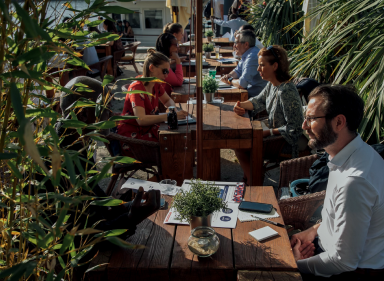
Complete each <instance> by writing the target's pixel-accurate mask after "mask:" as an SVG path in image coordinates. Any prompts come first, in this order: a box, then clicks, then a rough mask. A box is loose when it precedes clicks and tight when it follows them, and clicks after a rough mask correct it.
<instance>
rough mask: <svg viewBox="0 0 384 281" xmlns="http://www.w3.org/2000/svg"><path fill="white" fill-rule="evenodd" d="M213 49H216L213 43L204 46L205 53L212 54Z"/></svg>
mask: <svg viewBox="0 0 384 281" xmlns="http://www.w3.org/2000/svg"><path fill="white" fill-rule="evenodd" d="M213 49H214V47H213V44H212V43H209V44H204V45H203V51H204V52H212V51H213Z"/></svg>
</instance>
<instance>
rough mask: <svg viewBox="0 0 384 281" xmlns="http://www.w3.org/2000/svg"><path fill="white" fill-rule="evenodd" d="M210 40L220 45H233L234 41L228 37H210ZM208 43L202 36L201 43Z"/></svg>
mask: <svg viewBox="0 0 384 281" xmlns="http://www.w3.org/2000/svg"><path fill="white" fill-rule="evenodd" d="M212 42H214V43H215V44H217V45H221V46H233V44H234V42H233V41H229V39H228V38H212ZM206 43H210V42H209V41H208V39H207V38H203V44H206Z"/></svg>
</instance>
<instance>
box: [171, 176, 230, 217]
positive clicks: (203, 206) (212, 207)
mask: <svg viewBox="0 0 384 281" xmlns="http://www.w3.org/2000/svg"><path fill="white" fill-rule="evenodd" d="M219 194H220V188H219V187H218V186H215V184H214V183H210V182H207V183H203V182H202V181H201V180H199V179H198V180H194V181H191V189H190V191H188V192H186V191H181V192H180V193H178V194H176V195H175V197H174V198H173V203H172V207H174V208H175V209H176V211H177V212H179V214H180V216H179V218H180V219H181V220H184V221H190V219H191V216H200V217H201V216H208V215H209V214H212V213H213V212H215V211H218V210H220V209H223V208H227V203H226V202H225V201H223V200H222V199H221V198H220V197H219Z"/></svg>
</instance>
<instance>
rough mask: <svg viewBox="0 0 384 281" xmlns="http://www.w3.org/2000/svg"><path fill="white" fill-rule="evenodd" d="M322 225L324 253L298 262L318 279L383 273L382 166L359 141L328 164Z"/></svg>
mask: <svg viewBox="0 0 384 281" xmlns="http://www.w3.org/2000/svg"><path fill="white" fill-rule="evenodd" d="M328 167H329V178H328V185H327V192H326V196H325V200H324V207H323V211H322V213H321V215H322V219H323V221H322V223H321V225H320V227H319V229H318V230H317V233H318V235H319V242H320V246H321V248H323V250H324V252H323V253H321V254H319V255H316V256H314V257H311V258H308V259H304V260H300V261H298V262H297V265H298V267H299V270H300V271H301V272H303V273H311V274H315V275H319V276H325V277H328V276H331V275H337V274H340V273H342V272H346V271H353V270H355V269H356V268H357V267H359V268H372V269H382V268H384V160H383V158H381V156H380V155H379V154H378V153H377V152H376V151H375V150H374V149H373V148H372V147H370V146H369V145H368V144H366V143H365V142H364V141H363V140H362V139H361V137H360V135H358V136H357V137H356V138H355V139H354V140H352V141H351V142H350V143H349V144H348V145H346V146H345V147H344V148H343V149H342V150H341V151H340V152H339V153H338V154H336V155H335V157H333V159H331V157H330V162H329V163H328Z"/></svg>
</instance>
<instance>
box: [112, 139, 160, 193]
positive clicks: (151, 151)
mask: <svg viewBox="0 0 384 281" xmlns="http://www.w3.org/2000/svg"><path fill="white" fill-rule="evenodd" d="M105 138H106V139H107V140H108V141H109V142H110V143H109V144H105V145H106V147H107V149H108V151H109V153H110V154H111V156H115V153H114V152H113V149H112V147H111V142H112V141H118V142H123V143H125V144H127V145H128V146H129V147H130V149H131V152H132V154H133V158H134V159H136V160H137V161H138V162H139V163H133V164H126V165H121V164H114V165H113V167H112V174H113V175H112V178H111V181H110V183H109V185H108V189H107V192H106V193H107V194H108V195H111V194H112V196H113V197H117V198H119V197H120V196H121V195H122V193H121V192H120V190H115V191H114V192H113V193H112V191H113V188H114V186H115V184H116V182H117V180H118V178H119V176H120V175H124V174H126V173H128V172H130V173H129V175H128V178H129V177H131V176H133V174H134V173H136V172H137V171H138V170H141V171H144V172H147V173H151V174H154V175H155V176H156V177H157V180H158V181H160V174H161V158H160V144H159V143H157V142H152V141H145V140H138V139H133V138H128V137H124V136H122V135H119V134H116V133H109V134H108V135H106V136H105ZM154 166H157V170H156V169H155V168H154Z"/></svg>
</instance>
